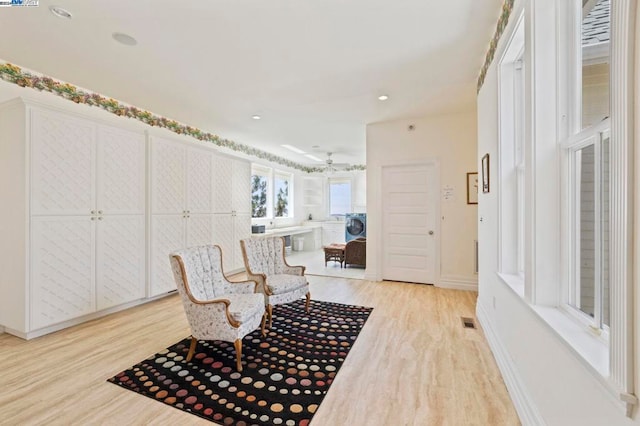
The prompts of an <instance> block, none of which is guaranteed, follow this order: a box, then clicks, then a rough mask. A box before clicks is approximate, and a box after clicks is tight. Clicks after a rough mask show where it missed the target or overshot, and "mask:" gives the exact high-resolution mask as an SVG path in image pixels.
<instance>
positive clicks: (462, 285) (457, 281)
mask: <svg viewBox="0 0 640 426" xmlns="http://www.w3.org/2000/svg"><path fill="white" fill-rule="evenodd" d="M436 287H440V288H449V289H453V290H467V291H478V278H477V277H447V276H442V277H440V282H439V283H438V284H436Z"/></svg>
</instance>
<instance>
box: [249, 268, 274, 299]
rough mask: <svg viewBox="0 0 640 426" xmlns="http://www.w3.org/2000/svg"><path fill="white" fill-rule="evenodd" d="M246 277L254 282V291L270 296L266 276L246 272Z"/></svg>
mask: <svg viewBox="0 0 640 426" xmlns="http://www.w3.org/2000/svg"><path fill="white" fill-rule="evenodd" d="M247 278H249V280H251V281H255V282H256V293H264V294H266V295H267V296H271V294H272V293H271V290H269V287H268V286H267V276H266V275H265V274H251V273H249V272H247Z"/></svg>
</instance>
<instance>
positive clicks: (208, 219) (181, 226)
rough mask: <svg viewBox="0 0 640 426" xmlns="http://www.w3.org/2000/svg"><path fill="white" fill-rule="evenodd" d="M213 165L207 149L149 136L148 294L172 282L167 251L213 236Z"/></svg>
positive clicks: (163, 289)
mask: <svg viewBox="0 0 640 426" xmlns="http://www.w3.org/2000/svg"><path fill="white" fill-rule="evenodd" d="M213 165H214V156H213V154H212V152H211V151H209V150H205V149H199V148H194V147H191V146H189V145H187V144H185V143H182V142H178V141H173V140H168V139H164V138H159V137H152V138H151V274H150V276H151V285H150V292H149V293H150V295H151V296H157V295H159V294H162V293H166V292H169V291H171V290H175V288H176V286H175V281H174V279H173V273H172V271H171V265H170V263H169V254H170V253H171V252H173V251H175V250H179V249H182V248H185V247H191V246H196V245H205V244H211V243H212V242H213V241H215V238H214V230H213V225H214V214H213V212H214V194H213V186H214V182H215V181H216V179H215V178H214V169H213Z"/></svg>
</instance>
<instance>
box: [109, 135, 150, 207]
mask: <svg viewBox="0 0 640 426" xmlns="http://www.w3.org/2000/svg"><path fill="white" fill-rule="evenodd" d="M97 174H98V180H97V191H98V193H97V209H98V210H100V211H103V212H104V213H105V214H144V212H145V204H146V203H145V200H146V193H145V140H144V135H141V134H137V133H133V132H129V131H126V130H121V129H116V128H114V127H109V126H99V127H98V157H97Z"/></svg>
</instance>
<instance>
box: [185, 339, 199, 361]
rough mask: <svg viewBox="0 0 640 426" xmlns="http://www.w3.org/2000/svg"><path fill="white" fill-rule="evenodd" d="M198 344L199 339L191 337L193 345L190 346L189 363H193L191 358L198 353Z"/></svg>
mask: <svg viewBox="0 0 640 426" xmlns="http://www.w3.org/2000/svg"><path fill="white" fill-rule="evenodd" d="M197 344H198V339H196V338H195V337H193V336H191V345H190V346H189V353H188V354H187V362H189V361H191V358H193V354H194V353H195V352H196V345H197Z"/></svg>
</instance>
